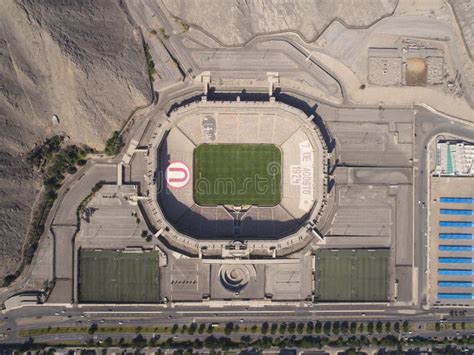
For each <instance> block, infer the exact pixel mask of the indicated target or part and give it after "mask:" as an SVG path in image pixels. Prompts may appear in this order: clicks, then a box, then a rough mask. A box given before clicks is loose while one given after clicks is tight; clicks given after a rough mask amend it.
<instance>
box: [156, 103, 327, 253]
mask: <svg viewBox="0 0 474 355" xmlns="http://www.w3.org/2000/svg"><path fill="white" fill-rule="evenodd" d="M313 118H314V117H308V116H307V115H306V114H304V113H303V112H302V111H300V110H299V109H296V108H294V107H291V106H288V105H286V104H284V103H281V102H275V101H267V102H254V101H251V102H249V101H240V100H237V101H233V102H229V101H207V100H203V101H200V102H194V103H191V104H189V105H186V106H183V107H180V108H179V109H177V110H175V111H173V112H172V113H171V114H170V118H169V124H168V126H167V127H160V132H161V133H156V134H155V136H154V143H152V144H154V145H155V147H156V149H152V152H153V153H154V154H150V156H149V159H150V160H149V164H150V165H151V166H153V169H154V171H155V178H154V186H152V190H151V191H152V192H150V194H151V203H152V204H153V211H154V213H155V215H156V218H157V219H158V221H159V222H161V223H163V226H164V229H166V230H167V231H169V230H171V231H173V232H175V233H174V237H173V238H174V240H175V241H181V242H183V241H184V240H186V242H184V244H187V245H194V246H197V244H196V243H199V244H200V245H201V246H202V243H203V242H204V241H206V240H207V241H217V240H220V241H227V242H228V241H240V242H244V241H249V240H260V241H273V240H275V241H276V240H279V239H281V238H284V237H287V236H290V235H292V234H295V233H297V232H298V231H299V230H300V229H301V228H304V227H305V225H307V223H308V222H309V221H311V220H314V219H315V218H317V215H318V212H320V209H321V206H322V203H323V200H324V196H325V193H326V189H327V178H326V168H325V161H326V154H327V151H326V148H325V144H324V140H323V139H322V135H321V133H320V131H319V128H318V126H317V125H316V124H315V123H314V122H313ZM168 234H169V233H168ZM172 234H173V233H172Z"/></svg>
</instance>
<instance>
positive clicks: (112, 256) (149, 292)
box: [79, 249, 159, 303]
mask: <svg viewBox="0 0 474 355" xmlns="http://www.w3.org/2000/svg"><path fill="white" fill-rule="evenodd" d="M158 255H159V253H158V251H151V252H145V253H127V252H120V251H115V250H102V251H96V250H84V249H83V250H81V251H80V254H79V300H80V302H89V303H90V302H93V303H156V302H158V301H159V268H158Z"/></svg>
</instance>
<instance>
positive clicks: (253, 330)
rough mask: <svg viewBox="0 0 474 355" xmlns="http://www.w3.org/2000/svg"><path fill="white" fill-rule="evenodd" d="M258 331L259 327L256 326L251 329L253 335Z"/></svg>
mask: <svg viewBox="0 0 474 355" xmlns="http://www.w3.org/2000/svg"><path fill="white" fill-rule="evenodd" d="M257 329H258V327H257V326H256V325H252V327H251V328H250V331H251V332H252V333H256V332H257Z"/></svg>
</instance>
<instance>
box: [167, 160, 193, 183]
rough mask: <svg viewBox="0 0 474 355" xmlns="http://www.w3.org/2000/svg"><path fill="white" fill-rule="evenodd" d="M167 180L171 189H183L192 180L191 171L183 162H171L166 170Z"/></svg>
mask: <svg viewBox="0 0 474 355" xmlns="http://www.w3.org/2000/svg"><path fill="white" fill-rule="evenodd" d="M165 179H166V183H167V184H168V187H169V188H170V189H182V188H183V187H185V186H186V185H187V184H188V183H189V181H190V180H191V170H190V169H189V167H188V166H187V165H186V164H185V163H183V162H181V161H173V162H170V163H169V165H168V167H167V168H166V173H165Z"/></svg>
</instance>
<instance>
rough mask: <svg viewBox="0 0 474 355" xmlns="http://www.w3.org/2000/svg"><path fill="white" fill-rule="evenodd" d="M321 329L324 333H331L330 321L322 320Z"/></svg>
mask: <svg viewBox="0 0 474 355" xmlns="http://www.w3.org/2000/svg"><path fill="white" fill-rule="evenodd" d="M323 331H324V334H326V335H329V334H331V322H324V327H323Z"/></svg>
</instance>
